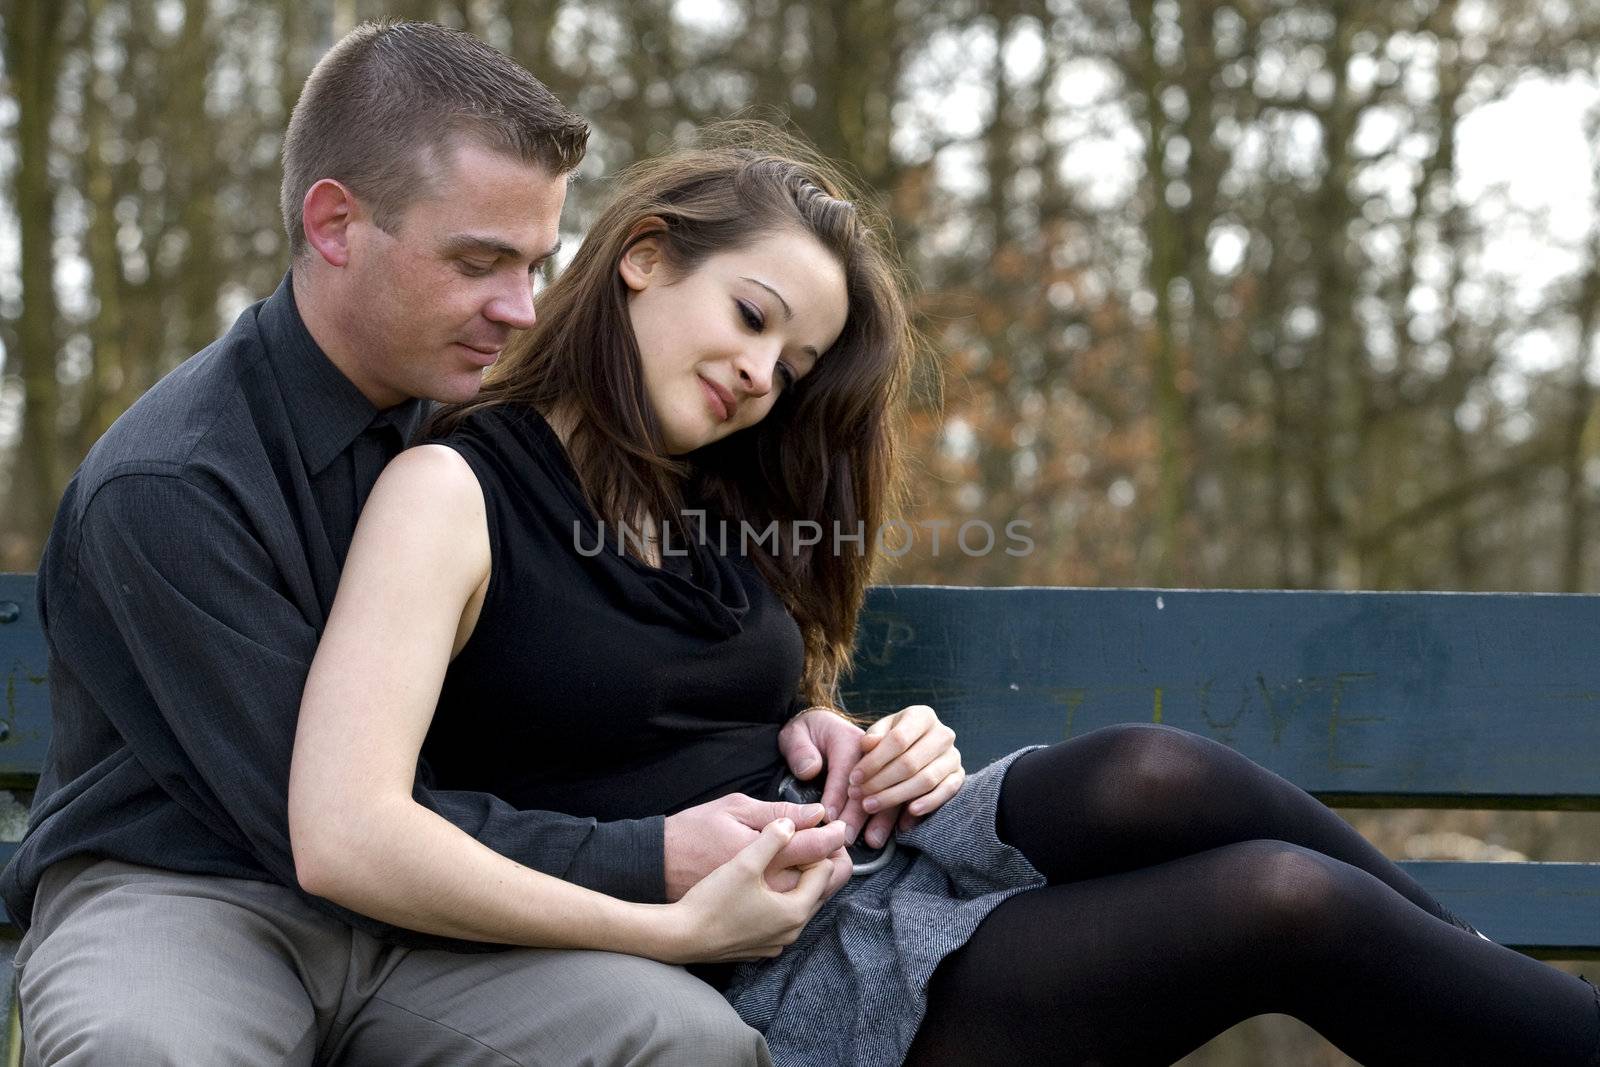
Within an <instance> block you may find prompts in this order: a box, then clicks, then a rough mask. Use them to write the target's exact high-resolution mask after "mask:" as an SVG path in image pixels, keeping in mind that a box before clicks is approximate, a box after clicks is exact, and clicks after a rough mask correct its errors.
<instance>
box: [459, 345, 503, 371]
mask: <svg viewBox="0 0 1600 1067" xmlns="http://www.w3.org/2000/svg"><path fill="white" fill-rule="evenodd" d="M456 344H458V345H460V346H461V347H462V348H464V349H466V350H467V351H468V352H471V353H472V356H471V359H472V361H473V362H474V363H477V364H479V365H480V366H484V367H487V366H489V365H490V364H492V363H493V362H494V361H495V360H497V359H499V358H500V353H501V351H502V350H503V349H504V347H505V346H504V345H492V346H486V345H470V344H468V343H467V342H465V341H457V342H456Z"/></svg>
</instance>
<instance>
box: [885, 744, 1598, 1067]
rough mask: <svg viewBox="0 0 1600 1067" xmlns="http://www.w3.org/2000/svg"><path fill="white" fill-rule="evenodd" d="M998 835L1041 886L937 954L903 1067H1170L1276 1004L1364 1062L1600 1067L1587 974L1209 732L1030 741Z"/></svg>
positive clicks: (1005, 796)
mask: <svg viewBox="0 0 1600 1067" xmlns="http://www.w3.org/2000/svg"><path fill="white" fill-rule="evenodd" d="M997 829H998V830H999V833H1000V836H1001V839H1002V840H1004V841H1006V842H1008V843H1010V844H1012V845H1014V846H1016V847H1017V848H1018V849H1020V850H1021V851H1022V853H1023V854H1024V855H1025V856H1027V857H1028V859H1029V861H1030V862H1031V863H1032V864H1033V865H1034V866H1035V867H1036V868H1037V869H1038V870H1039V871H1040V872H1041V873H1042V874H1044V875H1045V877H1046V878H1048V879H1049V882H1050V884H1049V885H1048V886H1045V887H1044V888H1041V889H1036V890H1032V891H1029V892H1026V893H1021V894H1018V895H1017V896H1015V897H1013V898H1011V899H1010V900H1007V901H1006V902H1005V903H1004V904H1002V905H1000V907H998V908H996V909H995V910H994V911H993V912H992V913H991V914H990V915H989V917H988V919H987V920H985V921H984V923H983V924H982V925H981V926H980V927H979V928H978V930H977V932H976V933H975V934H974V935H973V937H972V939H971V940H970V941H969V942H968V943H967V945H966V946H965V947H964V948H962V949H961V950H960V951H958V952H956V953H955V954H954V955H952V956H951V957H949V958H948V959H947V960H945V962H944V963H943V964H941V965H940V967H939V969H938V971H937V972H935V974H934V978H933V982H932V984H931V986H930V989H929V998H928V1015H927V1018H926V1019H925V1021H924V1022H923V1025H922V1028H921V1030H920V1031H919V1032H918V1035H917V1040H916V1043H915V1044H914V1045H913V1046H912V1049H911V1054H910V1056H909V1058H908V1060H907V1063H909V1064H918V1065H922V1064H941V1065H943V1064H961V1065H963V1067H965V1065H979V1064H990V1063H993V1064H1007V1065H1011V1064H1018V1063H1028V1064H1055V1063H1071V1064H1102V1065H1113V1064H1116V1065H1120V1064H1170V1063H1172V1062H1173V1061H1174V1060H1177V1059H1179V1058H1181V1057H1182V1056H1184V1055H1185V1054H1187V1053H1188V1052H1190V1051H1192V1050H1193V1049H1195V1048H1197V1047H1198V1046H1200V1045H1202V1044H1204V1043H1205V1042H1206V1041H1208V1040H1210V1039H1211V1038H1212V1037H1214V1036H1215V1035H1217V1034H1219V1033H1221V1032H1222V1031H1224V1030H1226V1029H1228V1028H1229V1027H1230V1026H1232V1025H1234V1024H1235V1023H1237V1022H1239V1021H1241V1020H1243V1019H1247V1018H1250V1017H1251V1016H1255V1015H1260V1014H1263V1013H1265V1012H1282V1013H1284V1014H1288V1015H1292V1016H1294V1017H1295V1018H1297V1019H1300V1020H1301V1021H1303V1022H1305V1023H1307V1024H1308V1025H1310V1026H1312V1027H1314V1028H1315V1029H1316V1030H1317V1031H1318V1032H1319V1033H1321V1034H1322V1035H1323V1036H1324V1037H1326V1038H1327V1039H1328V1040H1329V1041H1331V1042H1333V1043H1334V1044H1335V1045H1337V1046H1338V1047H1339V1048H1340V1049H1342V1050H1343V1051H1344V1052H1345V1053H1346V1054H1347V1055H1349V1056H1351V1057H1352V1058H1354V1059H1356V1060H1357V1061H1359V1062H1361V1063H1363V1064H1368V1065H1377V1064H1407V1065H1419V1064H1450V1065H1452V1067H1461V1065H1468V1064H1495V1065H1506V1064H1542V1065H1549V1067H1556V1065H1561V1064H1572V1065H1574V1067H1579V1065H1583V1067H1589V1065H1591V1064H1594V1065H1600V1000H1597V999H1596V996H1595V994H1594V992H1593V990H1592V989H1591V988H1590V987H1589V986H1588V985H1586V984H1584V982H1583V981H1582V980H1580V979H1578V978H1574V977H1573V976H1571V975H1569V974H1565V973H1563V972H1561V971H1558V970H1556V969H1555V968H1554V967H1549V966H1546V965H1545V964H1542V963H1539V962H1538V961H1536V960H1532V959H1529V958H1528V957H1526V956H1523V955H1522V954H1521V953H1518V952H1514V951H1512V950H1511V949H1508V948H1504V947H1502V946H1500V945H1495V944H1491V943H1489V942H1487V941H1484V940H1482V939H1480V938H1478V937H1476V936H1474V935H1473V934H1471V933H1468V932H1467V931H1465V930H1463V929H1460V928H1458V927H1457V926H1455V925H1452V923H1451V922H1450V921H1448V920H1449V919H1450V918H1451V916H1449V914H1448V913H1447V912H1446V911H1445V910H1444V909H1443V908H1442V907H1441V906H1440V905H1439V903H1438V902H1437V901H1435V900H1433V899H1432V898H1431V897H1430V896H1429V895H1428V894H1427V892H1426V891H1425V890H1423V889H1422V887H1421V886H1420V885H1418V884H1417V883H1416V882H1415V881H1414V880H1412V879H1411V878H1410V877H1409V876H1407V875H1406V873H1405V872H1404V871H1402V870H1401V869H1400V868H1399V867H1397V866H1396V865H1395V864H1393V863H1392V862H1390V861H1389V860H1388V859H1386V858H1385V857H1384V856H1383V854H1382V853H1380V852H1379V851H1378V850H1377V849H1376V848H1374V847H1373V846H1372V844H1371V843H1370V842H1368V841H1367V840H1366V839H1365V838H1363V837H1362V836H1361V835H1360V834H1359V833H1357V832H1356V831H1355V830H1354V829H1353V828H1351V827H1350V825H1349V824H1347V823H1346V822H1345V821H1344V820H1342V819H1340V818H1339V817H1338V816H1337V815H1335V814H1334V813H1333V812H1332V811H1330V810H1329V809H1328V808H1326V807H1324V806H1323V805H1322V804H1321V803H1320V802H1318V801H1317V800H1316V799H1315V798H1313V797H1312V796H1310V795H1309V794H1307V793H1305V792H1303V791H1302V790H1300V789H1299V788H1297V787H1296V786H1294V785H1292V784H1290V783H1289V782H1287V781H1285V780H1283V779H1282V778H1279V777H1278V776H1277V775H1274V774H1272V773H1271V772H1270V771H1267V770H1265V769H1264V768H1262V767H1260V766H1259V765H1257V764H1255V763H1253V762H1251V761H1250V760H1248V759H1246V758H1245V757H1243V756H1240V755H1239V754H1238V753H1236V752H1234V751H1233V750H1232V749H1230V748H1228V747H1227V746H1225V745H1221V744H1218V743H1217V742H1214V741H1211V740H1209V739H1206V738H1203V737H1200V736H1198V735H1196V734H1190V733H1186V732H1184V731H1181V730H1174V729H1170V728H1166V727H1160V726H1153V725H1130V726H1113V727H1108V728H1106V729H1103V730H1096V731H1094V732H1093V733H1089V734H1085V735H1084V736H1083V737H1080V738H1076V739H1074V740H1072V741H1067V742H1063V743H1062V744H1058V745H1054V746H1052V747H1050V748H1048V749H1042V750H1040V751H1038V752H1033V753H1029V754H1028V755H1025V756H1022V757H1021V758H1019V759H1018V760H1017V762H1016V763H1014V764H1013V765H1012V767H1011V769H1010V771H1009V772H1008V774H1007V776H1006V781H1005V783H1004V786H1003V788H1002V791H1001V797H1000V812H999V819H998V827H997Z"/></svg>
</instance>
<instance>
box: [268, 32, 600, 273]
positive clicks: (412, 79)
mask: <svg viewBox="0 0 1600 1067" xmlns="http://www.w3.org/2000/svg"><path fill="white" fill-rule="evenodd" d="M588 139H589V127H588V124H587V123H585V122H584V121H583V120H582V119H580V118H578V117H577V116H576V115H574V114H572V112H570V111H568V110H567V109H566V108H565V107H563V106H562V104H561V101H559V100H557V99H556V98H555V94H553V93H551V92H550V90H549V89H547V88H545V87H544V85H543V83H541V82H540V81H539V79H537V78H535V77H534V76H533V75H532V74H529V73H528V71H527V70H526V69H524V68H523V67H522V66H521V65H520V64H518V63H517V62H515V61H514V60H512V59H511V58H510V57H508V56H506V55H505V54H503V53H501V52H499V51H496V50H495V49H493V48H491V47H489V46H488V45H486V44H484V43H483V42H482V41H480V40H478V39H477V38H476V37H473V36H471V35H470V34H465V33H461V32H459V31H456V30H451V29H447V28H446V27H443V26H435V25H433V24H432V23H427V22H369V23H364V24H362V25H360V26H357V27H356V28H355V29H354V30H351V31H350V32H349V33H348V34H346V35H345V36H344V38H343V39H342V40H340V41H339V42H338V43H337V44H335V45H334V46H333V48H331V49H330V50H329V51H328V54H327V55H325V56H323V57H322V60H321V61H320V62H319V63H318V64H317V66H316V69H314V70H313V71H312V72H311V76H310V77H309V78H307V79H306V84H305V88H304V89H302V90H301V92H300V100H299V102H298V103H296V104H295V106H294V114H293V115H291V116H290V118H289V129H288V132H287V133H286V134H285V135H284V140H283V187H282V191H281V192H280V194H279V200H280V203H281V207H282V209H283V225H284V229H286V230H287V231H288V234H289V251H290V254H291V255H293V256H299V255H300V254H301V253H302V252H304V251H305V249H306V239H305V231H304V221H303V219H302V217H301V211H302V206H303V204H304V203H305V197H306V192H307V190H309V189H310V188H311V186H313V185H315V184H316V183H317V182H319V181H321V180H322V179H323V178H333V179H335V180H336V181H340V182H343V183H344V184H345V185H347V186H349V187H350V188H351V189H352V190H353V191H354V192H355V193H356V195H358V196H360V197H361V198H362V199H363V200H364V201H365V202H366V203H367V204H368V205H370V207H371V208H372V212H373V221H374V222H376V223H377V225H378V226H380V227H381V228H383V229H385V230H392V228H393V227H394V225H395V224H396V223H398V222H399V219H400V215H401V214H402V213H403V212H404V211H405V209H406V207H407V206H408V205H409V204H410V203H411V202H412V201H413V200H415V199H416V198H417V197H418V196H419V195H421V194H424V193H427V192H429V191H430V189H431V185H432V180H433V178H434V176H435V173H436V164H437V163H439V162H440V161H441V159H442V158H443V154H444V153H445V152H446V151H448V150H449V149H450V148H451V147H452V146H453V143H454V142H456V141H457V140H466V141H470V142H472V143H475V144H478V145H481V146H483V147H485V148H489V149H492V150H494V151H498V152H503V153H505V154H506V155H508V156H511V157H513V158H516V159H520V160H522V161H523V162H525V163H538V164H542V165H543V166H545V167H546V168H548V169H549V171H550V173H551V174H552V175H556V174H565V173H567V172H568V171H570V170H572V169H573V168H574V167H576V166H577V165H578V163H579V161H580V160H582V159H583V152H584V147H585V145H586V144H587V143H588Z"/></svg>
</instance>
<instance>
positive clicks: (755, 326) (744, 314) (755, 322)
mask: <svg viewBox="0 0 1600 1067" xmlns="http://www.w3.org/2000/svg"><path fill="white" fill-rule="evenodd" d="M734 303H735V304H737V305H738V306H739V317H740V318H742V319H744V324H745V325H746V326H748V327H750V329H751V330H753V331H754V332H756V333H762V332H764V331H765V330H766V328H767V318H766V316H765V315H763V314H761V309H760V308H758V307H756V306H755V305H754V304H752V303H750V302H749V301H748V300H735V301H734Z"/></svg>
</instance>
